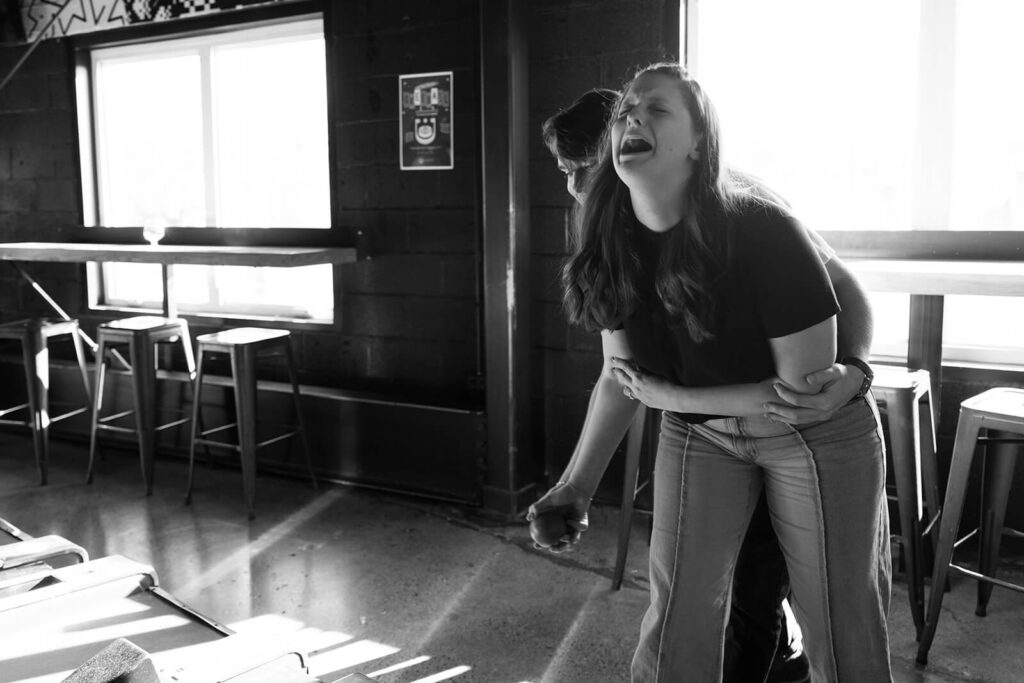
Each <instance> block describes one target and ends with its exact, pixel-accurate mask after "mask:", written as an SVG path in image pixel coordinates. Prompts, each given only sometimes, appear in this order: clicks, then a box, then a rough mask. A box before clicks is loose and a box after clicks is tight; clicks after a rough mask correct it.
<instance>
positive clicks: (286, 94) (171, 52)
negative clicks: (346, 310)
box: [91, 19, 334, 321]
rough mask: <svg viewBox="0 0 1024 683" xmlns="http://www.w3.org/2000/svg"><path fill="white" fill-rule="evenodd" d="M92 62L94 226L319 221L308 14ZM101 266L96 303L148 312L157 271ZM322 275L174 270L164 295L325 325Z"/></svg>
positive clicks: (321, 68) (319, 38)
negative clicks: (172, 284) (96, 218)
mask: <svg viewBox="0 0 1024 683" xmlns="http://www.w3.org/2000/svg"><path fill="white" fill-rule="evenodd" d="M91 58H92V77H93V81H92V95H93V102H94V107H93V116H94V119H95V124H96V126H95V127H96V143H95V144H96V146H95V154H96V170H97V188H98V196H99V214H100V215H99V221H100V224H101V225H103V226H105V227H124V226H129V227H134V226H141V225H144V224H147V223H151V222H155V223H160V224H163V225H165V226H168V227H174V226H185V227H209V228H325V229H326V228H330V226H331V211H330V173H329V161H328V119H327V87H326V82H327V76H326V67H325V54H324V38H323V26H322V20H321V19H303V20H296V21H290V22H286V23H282V24H277V25H273V26H264V27H259V28H249V29H240V30H236V31H231V32H226V33H223V32H222V33H214V34H209V35H203V36H197V37H189V38H179V39H172V40H161V41H155V42H148V43H144V44H138V45H127V46H116V47H107V48H100V49H96V50H94V51H93V52H92V54H91ZM102 272H103V277H102V296H101V297H98V298H99V299H100V300H101V303H102V304H104V305H108V306H114V307H130V308H159V306H160V302H161V301H162V299H163V295H162V286H161V282H160V277H161V274H160V268H159V266H156V265H151V264H106V265H104V266H103V269H102ZM332 273H333V269H332V267H331V266H330V265H318V266H306V267H302V268H244V267H221V266H217V267H209V266H188V267H183V266H178V267H177V269H176V271H175V275H176V277H175V288H176V289H175V296H176V299H177V300H178V302H179V307H180V309H181V311H182V312H185V313H192V314H204V313H205V314H211V315H219V316H231V315H236V316H240V317H249V318H259V317H267V318H279V317H285V318H292V319H304V320H315V321H331V320H333V309H334V299H333V280H332Z"/></svg>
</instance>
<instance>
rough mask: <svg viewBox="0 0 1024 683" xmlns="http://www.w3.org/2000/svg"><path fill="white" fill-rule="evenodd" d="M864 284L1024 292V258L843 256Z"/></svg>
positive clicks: (890, 288)
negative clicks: (983, 259)
mask: <svg viewBox="0 0 1024 683" xmlns="http://www.w3.org/2000/svg"><path fill="white" fill-rule="evenodd" d="M843 263H845V264H846V265H847V266H848V267H849V268H850V270H851V271H853V273H854V275H856V276H857V279H858V280H860V282H861V284H862V285H864V288H865V289H867V290H868V291H872V292H903V293H908V294H926V295H937V296H944V295H946V294H973V295H984V296H1024V261H931V260H905V259H843Z"/></svg>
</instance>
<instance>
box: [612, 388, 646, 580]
mask: <svg viewBox="0 0 1024 683" xmlns="http://www.w3.org/2000/svg"><path fill="white" fill-rule="evenodd" d="M646 417H647V408H646V407H644V406H639V408H638V409H637V411H636V414H635V415H634V416H633V423H632V424H631V425H630V426H629V433H628V434H626V466H625V469H624V471H623V473H622V501H621V502H620V503H619V544H618V548H617V549H616V551H615V571H614V572H612V590H616V591H617V590H619V588H621V587H622V575H623V573H625V571H626V555H627V553H628V552H629V534H630V531H632V528H633V503H634V501H635V499H636V487H637V483H638V480H639V473H640V447H641V446H642V445H643V439H644V421H645V419H646Z"/></svg>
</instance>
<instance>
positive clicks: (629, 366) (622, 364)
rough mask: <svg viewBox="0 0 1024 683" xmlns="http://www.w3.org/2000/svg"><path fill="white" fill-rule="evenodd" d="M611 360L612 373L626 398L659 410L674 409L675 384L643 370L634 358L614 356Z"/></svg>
mask: <svg viewBox="0 0 1024 683" xmlns="http://www.w3.org/2000/svg"><path fill="white" fill-rule="evenodd" d="M610 362H611V366H612V374H614V376H615V379H616V380H618V382H619V384H620V385H621V386H622V393H623V395H624V396H625V397H626V398H628V399H630V400H634V401H640V402H641V403H643V404H644V405H646V406H649V407H651V408H656V409H659V410H671V409H672V396H673V389H674V385H673V384H672V383H671V382H669V381H668V380H666V379H665V378H664V377H659V376H657V375H653V374H651V373H649V372H647V371H645V370H643V369H642V368H641V367H640V365H639V364H638V363H637V362H636V361H633V360H626V359H624V358H615V357H612V358H611V359H610Z"/></svg>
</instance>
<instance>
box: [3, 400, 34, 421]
mask: <svg viewBox="0 0 1024 683" xmlns="http://www.w3.org/2000/svg"><path fill="white" fill-rule="evenodd" d="M27 409H28V404H27V403H22V404H21V405H20V406H14V407H13V408H4V409H3V410H0V417H3V416H4V415H10V414H11V413H16V412H18V411H19V410H27ZM23 423H24V421H21V422H13V421H12V422H9V423H7V422H5V423H4V424H23Z"/></svg>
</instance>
